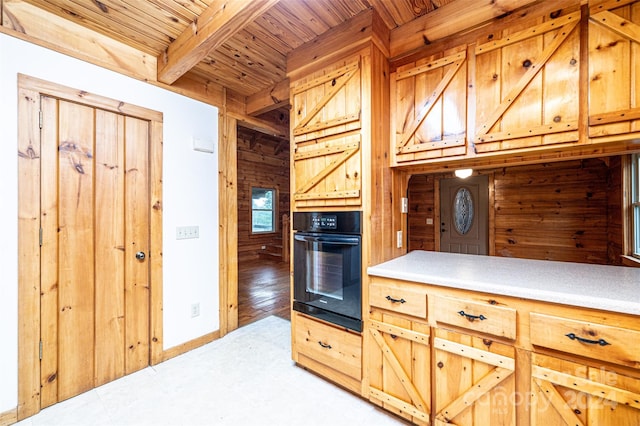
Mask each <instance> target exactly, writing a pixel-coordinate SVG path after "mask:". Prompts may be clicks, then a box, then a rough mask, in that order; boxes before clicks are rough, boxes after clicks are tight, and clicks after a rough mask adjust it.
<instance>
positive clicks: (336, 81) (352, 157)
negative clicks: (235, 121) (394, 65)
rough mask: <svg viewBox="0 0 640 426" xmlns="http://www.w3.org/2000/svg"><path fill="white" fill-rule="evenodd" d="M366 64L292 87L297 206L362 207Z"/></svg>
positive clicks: (337, 67)
mask: <svg viewBox="0 0 640 426" xmlns="http://www.w3.org/2000/svg"><path fill="white" fill-rule="evenodd" d="M361 64H362V62H361V58H360V56H355V57H352V58H349V59H346V60H344V61H339V62H338V63H336V64H334V65H332V66H328V67H326V68H324V69H322V70H319V71H317V72H315V73H313V74H311V75H309V76H307V77H305V78H300V79H298V80H296V81H294V82H292V84H291V99H292V102H293V108H292V112H291V123H292V128H293V130H292V136H293V141H292V144H293V147H292V148H293V149H292V164H293V182H295V190H294V193H293V194H292V198H293V200H294V201H295V204H296V206H297V207H323V206H358V205H360V204H361V188H362V182H361V178H362V163H361V148H362V146H361V143H362V140H361V132H360V130H361V126H362V117H361V115H362V108H361V100H362V75H361Z"/></svg>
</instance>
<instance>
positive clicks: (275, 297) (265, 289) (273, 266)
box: [238, 259, 291, 327]
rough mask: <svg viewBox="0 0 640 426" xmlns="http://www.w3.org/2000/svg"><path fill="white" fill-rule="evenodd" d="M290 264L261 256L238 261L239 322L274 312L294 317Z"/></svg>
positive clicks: (282, 315)
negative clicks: (292, 314)
mask: <svg viewBox="0 0 640 426" xmlns="http://www.w3.org/2000/svg"><path fill="white" fill-rule="evenodd" d="M289 295H290V289H289V263H288V262H281V261H279V260H270V259H258V260H251V261H243V262H239V264H238V323H239V326H240V327H242V326H245V325H247V324H250V323H252V322H255V321H258V320H260V319H262V318H266V317H268V316H269V315H275V316H278V317H280V318H284V319H287V320H289V319H291V314H290V302H289V300H290V296H289Z"/></svg>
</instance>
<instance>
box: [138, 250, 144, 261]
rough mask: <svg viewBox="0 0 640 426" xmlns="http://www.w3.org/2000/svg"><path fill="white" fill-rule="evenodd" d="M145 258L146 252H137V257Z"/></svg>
mask: <svg viewBox="0 0 640 426" xmlns="http://www.w3.org/2000/svg"><path fill="white" fill-rule="evenodd" d="M144 258H145V254H144V252H143V251H139V252H137V253H136V259H138V260H144Z"/></svg>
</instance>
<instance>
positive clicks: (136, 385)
mask: <svg viewBox="0 0 640 426" xmlns="http://www.w3.org/2000/svg"><path fill="white" fill-rule="evenodd" d="M290 327H291V325H290V323H289V321H287V320H285V319H282V318H279V317H275V316H270V317H267V318H265V319H263V320H260V321H257V322H254V323H252V324H249V325H247V326H244V327H241V328H239V329H238V330H235V331H234V332H232V333H230V334H228V335H227V336H225V337H224V338H222V339H218V340H216V341H214V342H211V343H209V344H207V345H205V346H202V347H200V348H198V349H196V350H193V351H190V352H188V353H186V354H183V355H181V356H178V357H176V358H173V359H170V360H168V361H166V362H163V363H161V364H158V365H155V366H153V367H148V368H145V369H144V370H141V371H139V372H137V373H134V374H131V375H129V376H125V377H123V378H121V379H118V380H116V381H114V382H111V383H108V384H106V385H103V386H100V387H99V388H96V389H94V390H91V391H89V392H86V393H84V394H81V395H79V396H77V397H74V398H71V399H69V400H66V401H63V402H60V403H58V404H56V405H53V406H51V407H49V408H46V409H44V410H42V411H41V412H40V413H38V414H37V415H35V416H32V417H30V418H28V419H25V420H23V421H22V422H19V423H18V425H20V426H39V425H68V426H72V425H83V426H86V425H96V426H100V425H115V426H126V425H155V426H160V425H184V426H191V425H234V426H241V425H265V426H269V425H277V426H284V425H304V426H313V425H331V426H339V425H349V426H359V425H362V426H364V425H376V426H378V425H382V426H384V425H402V424H406V423H405V422H404V421H401V420H400V419H398V418H397V417H393V416H391V415H389V414H388V413H386V412H384V411H383V410H380V409H378V408H376V407H375V406H374V405H372V404H370V403H368V402H367V401H365V400H363V399H361V398H358V397H356V396H355V395H353V394H351V393H349V392H346V391H344V390H342V389H341V388H339V387H337V386H335V385H332V384H330V383H328V382H327V381H325V380H322V379H320V378H318V377H317V376H315V375H313V374H311V373H309V372H307V371H305V370H304V369H302V368H300V367H296V366H295V365H294V364H293V362H292V361H291V355H290V354H291V352H290V351H291V342H290Z"/></svg>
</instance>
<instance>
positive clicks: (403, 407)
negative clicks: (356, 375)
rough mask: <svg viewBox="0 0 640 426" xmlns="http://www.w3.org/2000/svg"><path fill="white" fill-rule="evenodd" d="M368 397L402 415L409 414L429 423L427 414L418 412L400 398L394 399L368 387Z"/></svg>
mask: <svg viewBox="0 0 640 426" xmlns="http://www.w3.org/2000/svg"><path fill="white" fill-rule="evenodd" d="M369 396H370V397H371V398H375V399H378V400H380V401H382V402H384V403H385V404H387V405H390V406H391V407H394V408H396V409H398V410H400V411H402V412H403V413H409V414H411V415H412V416H413V417H417V418H419V419H420V420H422V421H424V422H427V423H428V422H429V413H427V412H424V411H421V410H418V409H417V408H416V407H415V406H414V405H412V404H409V403H408V402H406V401H403V400H402V399H400V398H396V397H395V396H393V395H389V394H388V393H386V392H383V391H381V390H380V389H376V388H374V387H370V388H369Z"/></svg>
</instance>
